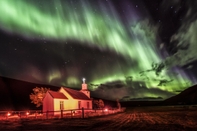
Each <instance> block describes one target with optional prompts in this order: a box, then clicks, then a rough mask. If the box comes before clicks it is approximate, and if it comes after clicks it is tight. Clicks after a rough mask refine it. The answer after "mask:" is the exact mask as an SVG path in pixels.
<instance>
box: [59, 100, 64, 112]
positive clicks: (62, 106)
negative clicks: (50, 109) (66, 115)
mask: <svg viewBox="0 0 197 131" xmlns="http://www.w3.org/2000/svg"><path fill="white" fill-rule="evenodd" d="M60 110H64V101H60Z"/></svg>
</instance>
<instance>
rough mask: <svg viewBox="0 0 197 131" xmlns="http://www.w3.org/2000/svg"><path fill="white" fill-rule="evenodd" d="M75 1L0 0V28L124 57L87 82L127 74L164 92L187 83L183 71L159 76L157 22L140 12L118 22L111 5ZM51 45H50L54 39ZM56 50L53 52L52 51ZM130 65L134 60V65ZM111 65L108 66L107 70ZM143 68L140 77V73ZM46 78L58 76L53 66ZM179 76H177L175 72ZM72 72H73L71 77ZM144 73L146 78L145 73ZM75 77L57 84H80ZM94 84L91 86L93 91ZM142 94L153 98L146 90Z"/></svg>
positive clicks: (102, 67)
mask: <svg viewBox="0 0 197 131" xmlns="http://www.w3.org/2000/svg"><path fill="white" fill-rule="evenodd" d="M96 5H97V6H95V5H94V6H93V5H92V2H88V1H84V0H79V1H78V3H77V4H72V3H71V2H70V1H59V0H55V1H40V3H38V2H36V1H30V0H29V1H23V0H1V1H0V12H1V15H0V28H1V30H3V31H6V32H8V33H12V34H18V35H20V36H22V37H25V38H26V39H40V38H44V39H47V40H49V41H50V40H51V41H61V42H62V43H63V44H64V43H65V42H67V41H68V40H70V41H72V40H74V41H78V43H79V44H82V45H83V46H88V47H90V48H98V49H99V50H101V51H109V52H113V53H116V54H117V55H119V56H121V57H123V58H125V59H126V60H127V61H128V65H126V66H124V65H122V63H120V62H119V63H117V65H113V66H109V65H105V64H102V65H97V66H96V67H95V70H99V72H97V73H93V72H92V73H91V72H90V74H91V81H89V80H88V83H93V84H100V83H107V82H113V81H125V76H126V77H127V76H132V80H133V81H143V82H145V83H146V86H147V88H152V87H154V88H159V89H161V90H164V91H167V92H175V91H177V90H183V89H185V88H186V87H188V86H190V85H191V84H192V82H191V81H190V80H189V78H188V76H187V74H186V73H185V72H184V71H182V70H180V69H179V68H176V69H174V70H173V71H172V70H171V69H170V68H168V69H164V70H163V71H162V72H161V74H160V75H159V76H158V75H156V74H155V71H147V70H150V69H151V68H152V63H160V62H162V61H163V60H164V59H163V57H162V54H160V51H161V50H162V49H163V48H161V47H160V46H158V45H160V43H161V42H160V40H159V37H158V36H157V33H158V27H159V25H151V19H150V17H148V15H147V17H146V18H143V19H142V18H141V16H140V13H139V14H137V12H134V11H130V14H131V15H130V16H128V17H126V16H124V17H126V19H125V20H124V21H123V20H121V18H120V17H121V16H120V15H119V14H118V12H117V11H116V10H115V8H114V7H113V6H112V4H111V3H108V4H103V3H102V2H99V1H98V2H97V4H96ZM54 44H55V43H54ZM56 52H57V53H60V55H62V56H63V54H61V52H58V50H57V51H56ZM134 63H135V64H134ZM110 67H111V68H110ZM142 71H145V72H146V71H147V72H146V73H145V75H144V76H141V75H140V72H142ZM51 72H52V73H49V76H48V77H47V79H48V82H49V83H50V81H52V80H53V79H55V78H60V77H61V74H60V72H59V71H58V70H56V69H53V70H52V71H51ZM176 74H179V75H176ZM73 76H75V75H73ZM147 76H148V79H145V77H147ZM164 78H165V79H166V80H173V81H171V82H170V83H169V84H168V83H167V84H166V85H160V86H158V82H159V80H162V79H164ZM76 79H79V78H76V77H72V76H70V77H69V78H67V79H66V81H63V82H62V83H61V84H62V85H72V84H73V83H77V84H78V83H81V82H80V81H78V80H76ZM96 88H98V87H95V86H94V87H91V90H95V89H96ZM144 95H145V96H157V95H155V94H153V93H150V92H147V93H145V94H144Z"/></svg>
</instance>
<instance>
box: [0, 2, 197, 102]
mask: <svg viewBox="0 0 197 131" xmlns="http://www.w3.org/2000/svg"><path fill="white" fill-rule="evenodd" d="M195 5H197V2H194V1H187V2H183V1H182V0H172V1H167V2H166V1H162V0H160V1H157V2H156V1H155V2H153V1H152V2H150V3H149V2H147V1H145V0H141V1H136V0H128V1H126V0H123V1H112V0H111V1H110V0H94V1H91V0H55V1H53V0H41V1H35V0H27V1H24V0H1V1H0V12H1V15H0V38H1V49H0V59H1V62H0V69H1V71H0V75H1V76H6V77H11V78H15V79H20V80H24V81H30V82H36V83H45V84H51V85H57V86H69V87H80V84H81V83H82V78H83V77H85V78H86V79H87V83H88V86H89V89H90V90H91V91H93V94H94V95H96V96H99V97H103V98H107V99H123V98H126V99H127V100H129V99H133V98H143V97H156V98H157V97H162V98H163V99H166V98H168V97H170V96H172V95H175V94H177V92H180V91H182V90H184V89H186V88H187V87H189V86H191V85H193V84H196V77H197V75H196V74H195V73H196V71H195V65H196V64H195V60H196V59H197V56H196V51H195V49H196V48H197V44H196V43H195V41H196V40H197V37H196V34H197V31H196V30H195V29H196V28H197V21H196V16H197V15H196V9H195Z"/></svg>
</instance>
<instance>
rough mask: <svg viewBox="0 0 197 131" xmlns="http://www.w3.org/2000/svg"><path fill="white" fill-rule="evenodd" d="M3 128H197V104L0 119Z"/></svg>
mask: <svg viewBox="0 0 197 131" xmlns="http://www.w3.org/2000/svg"><path fill="white" fill-rule="evenodd" d="M0 130H2V131H45V130H47V131H69V130H70V131H77V130H79V131H80V130H88V131H126V130H128V131H138V130H141V131H153V130H154V131H155V130H157V131H187V130H188V131H192V130H194V131H196V130H197V108H196V107H191V108H189V107H135V108H127V110H126V111H125V112H123V113H119V114H113V115H109V116H102V117H94V118H86V119H65V118H64V119H48V120H46V119H17V120H2V121H0Z"/></svg>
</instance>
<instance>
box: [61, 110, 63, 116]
mask: <svg viewBox="0 0 197 131" xmlns="http://www.w3.org/2000/svg"><path fill="white" fill-rule="evenodd" d="M61 118H63V110H61Z"/></svg>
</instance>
